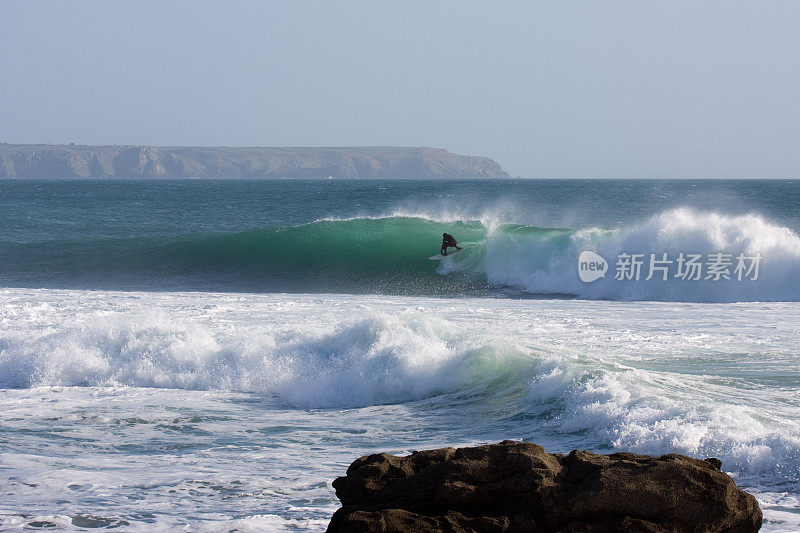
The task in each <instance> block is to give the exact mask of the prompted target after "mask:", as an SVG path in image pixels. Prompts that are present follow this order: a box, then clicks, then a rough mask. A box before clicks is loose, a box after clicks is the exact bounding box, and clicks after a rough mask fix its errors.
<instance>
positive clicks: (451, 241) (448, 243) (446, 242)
mask: <svg viewBox="0 0 800 533" xmlns="http://www.w3.org/2000/svg"><path fill="white" fill-rule="evenodd" d="M450 247H455V249H456V250H460V249H461V247H460V246H459V245H458V243H457V242H456V238H455V237H453V236H452V235H450V234H449V233H442V255H447V249H448V248H450Z"/></svg>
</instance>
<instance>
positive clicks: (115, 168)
mask: <svg viewBox="0 0 800 533" xmlns="http://www.w3.org/2000/svg"><path fill="white" fill-rule="evenodd" d="M329 176H332V177H334V178H399V179H403V178H508V177H509V176H508V174H506V173H505V172H503V169H502V168H500V165H498V164H497V163H495V162H494V161H492V160H491V159H489V158H487V157H474V156H464V155H457V154H453V153H450V152H448V151H446V150H441V149H435V148H395V147H360V148H358V147H354V148H188V147H187V148H174V147H156V146H76V145H49V144H37V145H19V144H0V178H191V177H199V178H327V177H329Z"/></svg>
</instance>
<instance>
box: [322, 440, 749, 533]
mask: <svg viewBox="0 0 800 533" xmlns="http://www.w3.org/2000/svg"><path fill="white" fill-rule="evenodd" d="M720 465H721V463H720V462H719V460H717V459H713V458H712V459H707V460H705V461H701V460H698V459H692V458H690V457H686V456H683V455H677V454H670V455H664V456H661V457H650V456H646V455H636V454H632V453H615V454H611V455H600V454H595V453H591V452H585V451H578V450H575V451H573V452H572V453H570V454H569V455H562V454H548V453H546V452H545V450H544V448H542V447H541V446H538V445H536V444H531V443H521V442H513V441H504V442H501V443H499V444H492V445H486V446H477V447H474V448H458V449H455V448H442V449H437V450H428V451H423V452H414V453H413V454H411V455H409V456H407V457H397V456H393V455H389V454H385V453H382V454H374V455H370V456H367V457H362V458H360V459H358V460H356V461H355V462H353V464H352V465H350V467H349V468H348V469H347V475H346V476H345V477H340V478H337V479H336V480H335V481H334V482H333V486H334V488H335V489H336V495H337V496H338V497H339V499H340V500H341V501H342V505H343V507H342V508H341V509H339V510H338V511H337V512H336V513H335V514H334V515H333V518H332V519H331V522H330V525H329V527H328V531H331V532H339V531H356V532H358V531H385V532H390V531H450V532H462V531H484V532H501V531H570V532H578V531H586V532H590V531H652V532H667V531H669V532H678V531H698V532H699V531H726V532H730V533H733V532H747V531H758V529H759V528H760V527H761V509H760V508H759V506H758V503H757V502H756V499H755V498H754V497H753V496H751V495H750V494H747V493H746V492H744V491H742V490H740V489H739V488H738V487H736V484H735V483H734V482H733V480H732V479H731V478H730V477H729V476H728V475H726V474H725V473H723V472H722V471H720V468H719V467H720Z"/></svg>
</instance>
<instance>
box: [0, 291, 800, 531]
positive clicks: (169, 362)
mask: <svg viewBox="0 0 800 533" xmlns="http://www.w3.org/2000/svg"><path fill="white" fill-rule="evenodd" d="M0 296H2V298H3V302H4V303H3V306H2V308H0V386H2V387H6V388H8V387H14V388H16V390H13V391H8V390H7V391H0V392H2V394H3V401H4V405H5V406H6V408H5V414H4V415H3V416H4V418H3V424H4V426H5V427H7V428H8V429H9V431H11V433H9V435H11V436H10V437H9V440H7V446H6V447H5V448H2V449H0V453H2V454H4V455H3V457H4V462H5V463H6V464H9V465H19V466H18V467H17V466H13V467H12V470H13V471H15V472H17V473H20V472H37V471H38V469H39V468H42V469H43V472H44V471H52V470H53V469H55V470H56V471H57V470H58V469H59V468H63V465H62V466H58V465H55V466H54V465H52V464H50V463H48V462H47V460H46V459H44V458H43V457H37V456H36V455H33V456H31V455H30V454H29V453H28V452H25V454H21V453H20V451H19V450H23V449H25V450H28V449H37V448H36V447H37V446H38V447H41V449H47V446H51V445H52V446H54V447H57V448H58V449H59V454H58V456H59V457H62V456H63V454H67V457H71V459H69V460H70V461H73V462H75V464H79V463H80V461H82V460H84V459H82V458H83V455H82V454H86V453H94V451H93V450H94V449H95V448H97V449H100V450H106V449H108V448H109V447H111V448H113V449H117V448H118V449H119V450H120V451H118V452H115V453H122V454H128V453H130V454H133V455H130V456H127V455H126V456H125V457H126V459H124V460H123V459H117V460H115V464H116V465H118V466H119V465H120V464H122V463H124V462H125V461H130V468H131V469H132V473H131V475H132V476H134V477H135V476H136V475H137V474H135V469H137V468H145V469H147V468H149V467H148V466H147V465H149V464H150V461H151V460H155V459H151V458H150V454H151V453H154V452H153V450H155V451H156V452H155V453H157V455H163V454H164V453H173V452H168V451H165V450H162V449H161V448H160V446H183V445H194V446H198V447H199V449H201V450H202V449H205V448H203V446H206V445H207V444H208V443H209V442H217V440H216V437H214V435H227V436H229V437H230V439H232V440H230V441H226V440H223V441H222V442H227V443H228V444H225V445H219V444H218V445H215V446H213V447H212V448H210V449H209V450H208V451H207V452H203V453H204V454H205V459H204V460H203V462H204V465H205V467H204V468H210V469H211V470H212V471H213V470H214V469H231V468H233V469H238V466H235V465H237V464H238V463H235V462H231V461H235V459H231V458H229V457H227V456H226V455H225V451H224V450H226V449H227V448H226V446H235V447H237V449H240V451H239V452H237V454H248V453H256V454H257V453H260V452H258V450H259V449H260V448H259V447H260V446H264V445H267V444H268V446H269V449H268V450H269V451H268V453H267V452H265V455H264V457H267V458H268V457H274V454H275V453H278V452H276V451H275V450H282V451H280V453H281V454H283V455H281V457H282V459H281V462H277V463H275V462H274V461H273V462H272V463H269V462H267V463H264V466H263V468H265V471H264V472H263V474H262V475H261V476H260V477H263V478H265V479H269V478H270V477H271V476H278V475H280V472H281V469H284V470H285V469H286V468H289V467H288V466H287V465H289V464H291V465H293V466H292V467H291V468H296V469H297V471H298V472H300V471H305V472H306V474H304V476H307V477H303V478H302V479H303V480H302V481H296V482H292V483H293V484H292V486H293V487H296V488H295V489H293V490H295V491H296V494H295V495H294V496H292V497H291V498H302V497H301V496H298V495H297V494H305V492H304V491H310V492H309V494H311V493H313V494H316V496H314V498H318V497H320V496H319V494H324V495H325V496H324V497H323V498H322V500H320V501H321V502H323V503H319V504H313V503H309V504H304V505H303V506H302V509H299V510H297V511H296V512H294V511H293V512H288V511H287V510H286V507H285V501H286V498H287V496H282V495H281V494H280V492H276V493H275V494H272V495H269V496H268V497H267V499H268V500H269V501H272V502H277V503H274V504H270V506H269V507H268V509H267V510H266V511H265V510H264V509H261V510H259V511H258V512H255V513H254V514H253V517H252V523H253V524H256V523H260V521H262V520H267V521H270V520H273V518H272V517H271V516H272V515H275V516H280V517H282V518H281V520H283V519H286V520H301V521H302V520H312V521H313V520H317V519H319V516H318V515H315V516H312V515H310V514H309V509H311V508H314V509H318V512H320V513H323V514H324V513H325V512H327V510H328V509H330V508H331V507H332V506H333V505H335V500H334V499H333V496H332V493H331V491H330V488H329V487H327V488H326V487H322V488H320V487H316V485H315V483H320V482H322V481H324V480H326V479H327V480H329V479H330V478H331V477H332V476H333V475H335V472H337V470H336V469H337V468H341V467H342V466H341V465H345V464H347V462H349V460H352V457H353V456H354V455H356V453H355V452H354V450H359V452H358V453H361V451H363V452H367V451H369V450H378V449H380V450H396V451H403V450H406V451H407V450H411V449H418V448H422V447H430V446H437V445H445V444H466V443H470V442H476V441H478V442H486V441H495V440H500V439H503V438H508V437H513V438H526V439H529V440H533V441H535V442H540V443H542V444H545V445H546V446H547V447H548V448H550V449H551V450H558V451H568V450H569V449H571V448H573V447H581V448H588V449H595V450H603V449H608V450H611V449H618V450H631V451H636V452H641V453H649V454H661V453H668V452H679V453H686V454H689V455H692V456H697V457H706V456H716V457H719V458H720V459H721V460H722V461H723V468H724V469H725V470H726V471H729V472H732V473H733V474H734V475H736V476H738V478H739V479H740V481H742V480H743V482H744V483H745V486H746V487H750V488H752V489H753V490H755V489H758V490H761V491H763V492H764V493H765V494H766V493H769V494H773V493H776V492H779V490H786V488H789V490H790V491H796V490H798V486H800V422H798V420H799V419H800V417H799V416H798V413H800V402H798V400H797V398H798V397H800V395H799V393H800V376H799V375H798V373H797V368H798V364H800V360H798V353H800V349H799V348H800V333H798V331H800V322H798V320H800V317H798V314H797V312H796V304H791V303H740V304H681V303H656V302H650V303H648V302H642V303H615V302H590V301H540V300H499V299H460V300H447V299H429V298H398V297H373V296H335V295H307V296H287V295H233V294H192V293H172V294H170V293H150V294H145V293H112V292H101V291H49V290H42V291H39V290H22V289H7V290H4V291H2V292H0ZM119 387H121V388H119ZM80 391H87V392H85V393H84V392H80ZM148 391H152V392H148ZM226 391H238V392H233V393H231V392H226ZM250 392H255V393H257V394H256V395H255V396H248V394H249V393H250ZM231 394H234V395H239V396H234V397H231ZM243 394H244V395H243ZM242 395H243V396H242ZM231 398H234V399H235V402H234V403H230V402H231V401H232V400H231ZM237 398H240V399H241V400H238V399H237ZM248 398H249V399H248ZM43 400H44V402H43ZM239 401H242V402H244V403H236V402H239ZM248 402H249V403H248ZM161 404H164V405H168V406H171V405H174V406H175V407H174V409H176V410H175V411H172V410H171V409H173V407H170V408H168V409H167V408H164V409H163V410H162V409H161V408H157V407H153V406H157V405H161ZM186 406H191V409H192V410H191V412H186V413H184V412H183V411H182V409H184V408H185V407H186ZM342 408H345V409H342ZM220 416H221V418H220V419H219V420H217V419H216V418H215V417H220ZM206 419H207V421H204V420H206ZM245 419H246V420H245ZM34 428H35V429H36V431H35V432H32V431H33V429H34ZM126 428H130V429H126ZM17 430H19V431H20V433H19V435H17V434H16V433H15V431H17ZM64 431H67V432H68V433H63V432H64ZM186 432H188V433H186ZM70 435H72V436H74V437H75V439H76V440H74V441H71V440H69V438H72V437H71V436H70ZM68 437H69V438H68ZM78 437H80V438H78ZM65 439H67V440H65ZM81 439H83V440H81ZM87 439H88V440H87ZM17 441H18V442H17ZM85 443H93V444H91V445H87V444H85ZM162 443H163V444H162ZM65 446H66V447H65ZM87 446H88V447H87ZM129 449H130V450H135V451H128V450H129ZM169 449H171V448H169V447H168V448H167V450H169ZM313 450H320V451H319V452H316V451H313ZM102 453H106V452H102ZM192 453H199V452H192ZM140 454H143V455H140ZM309 454H310V455H309ZM315 454H316V455H315ZM320 454H322V455H320ZM176 457H177V456H176ZM85 459H86V460H88V457H87V458H85ZM97 460H99V461H101V462H102V461H103V460H104V459H102V455H100V456H98V459H97ZM176 461H177V462H176V465H180V468H182V469H189V472H191V469H192V468H193V467H192V466H191V463H186V462H184V461H183V460H182V459H181V460H180V461H178V460H177V459H176ZM319 461H322V462H325V465H327V466H324V467H323V466H320V467H317V466H316V464H317V462H319ZM40 464H41V465H42V466H38V465H40ZM142 464H143V465H144V466H141V465H142ZM160 464H161V463H160ZM47 465H49V466H47ZM137 465H138V466H137ZM336 465H339V466H336ZM126 468H127V467H126ZM165 468H166V470H165V471H164V472H163V473H162V474H163V476H162V477H163V478H164V479H163V480H162V481H159V483H163V484H165V485H169V486H173V487H175V490H178V491H187V494H189V493H191V491H192V490H194V489H192V488H191V487H192V486H193V485H192V484H191V483H194V481H191V482H190V481H186V480H183V481H182V480H181V479H182V478H181V476H179V475H178V472H177V470H176V471H175V472H173V471H172V470H170V469H169V467H165ZM176 468H177V466H176ZM317 468H319V470H315V469H317ZM270 469H273V470H270ZM70 472H72V471H70ZM313 472H317V474H313ZM173 474H174V476H173ZM237 475H238V476H239V478H240V479H244V478H246V477H247V474H246V473H244V472H241V473H239V474H237ZM298 475H299V474H298ZM315 475H317V476H318V478H315V477H314V476H315ZM80 477H81V476H80V475H78V474H75V473H74V472H72V473H69V474H65V475H63V476H60V475H54V474H51V475H50V479H51V482H52V484H53V486H52V487H50V488H49V489H48V490H51V491H52V493H47V491H45V493H46V494H51V495H50V496H46V497H45V500H46V501H48V500H47V498H51V500H49V501H51V502H55V501H56V500H59V499H64V497H65V496H64V493H63V491H62V489H61V488H59V487H60V486H61V485H62V484H63V486H65V487H66V486H68V485H74V484H76V483H77V484H78V485H80V486H81V487H83V486H84V485H83V483H82V482H80V483H79V482H77V481H75V479H79V478H80ZM173 477H174V478H175V479H173ZM22 478H24V479H29V476H28V475H24V476H22ZM22 478H21V479H22ZM112 478H113V476H111V475H110V474H109V477H108V478H107V479H106V477H104V475H100V474H99V473H96V474H95V475H94V476H93V478H92V479H93V481H92V484H87V485H86V486H85V489H81V490H85V491H86V493H87V494H88V495H92V494H95V493H99V492H103V491H106V492H107V491H108V490H110V489H109V488H108V486H107V484H108V483H112V481H111V479H112ZM247 479H250V478H247ZM314 480H316V481H314ZM233 481H234V479H233V478H232V479H231V480H230V486H229V485H226V484H225V483H223V484H222V485H224V486H223V489H224V490H226V491H227V490H231V491H234V492H235V493H236V494H240V493H241V497H242V498H245V499H247V501H248V502H249V501H250V500H249V499H248V498H250V497H251V496H249V494H251V492H252V490H255V489H247V491H251V492H247V491H245V490H244V489H240V488H237V487H238V485H235V484H233ZM248 483H253V484H257V483H258V480H257V479H253V480H251V481H248ZM287 483H288V482H287ZM249 486H251V485H248V487H249ZM305 486H308V487H312V486H314V487H316V488H313V489H305V488H303V487H305ZM137 487H139V485H136V486H135V487H134V488H131V489H130V491H133V492H132V494H133V493H135V492H136V491H145V492H147V494H149V495H150V493H151V492H152V491H150V489H146V488H137ZM226 487H227V488H226ZM781 487H782V489H779V488H781ZM223 489H219V490H223ZM19 490H20V491H21V492H20V494H21V496H19V497H20V498H22V500H25V498H27V496H25V494H27V489H25V487H22V486H21V487H20V488H19ZM31 490H33V489H31ZM42 490H44V489H43V488H41V487H40V488H39V489H38V491H39V492H38V493H39V494H41V493H42V492H41V491H42ZM64 490H67V489H64ZM69 490H72V489H69ZM69 490H67V494H69ZM114 490H116V489H114ZM119 490H120V491H122V492H121V494H128V489H127V488H124V487H123V488H120V489H119ZM214 490H217V489H214ZM209 491H210V492H209V494H211V493H212V492H213V491H212V490H211V489H209ZM320 491H321V493H320ZM181 493H182V492H181ZM30 494H31V496H30V497H31V498H33V497H34V496H33V494H34V493H33V492H31V493H30ZM213 494H216V492H213ZM293 494H294V493H293ZM148 497H155V498H160V497H161V496H152V495H150V496H148ZM187 497H188V496H187ZM237 497H238V496H237ZM209 498H211V499H210V500H208V502H207V503H208V508H209V509H211V508H213V507H214V500H213V498H212V496H209ZM281 502H283V503H281ZM151 503H152V502H151ZM113 504H114V506H119V505H122V506H123V507H124V506H125V504H124V503H120V502H119V501H114V502H113ZM314 505H317V507H314ZM775 505H776V507H777V506H778V504H775ZM282 506H283V507H282ZM167 507H168V506H167V503H166V501H165V502H164V507H163V508H165V509H166V508H167ZM159 508H161V507H159ZM0 510H5V511H13V509H8V508H7V507H6V508H4V509H0ZM41 510H42V513H41V514H42V515H43V516H44V515H54V516H55V515H58V516H61V515H65V514H69V513H66V512H62V511H63V509H60V508H59V506H58V505H56V504H55V503H52V505H51V507H47V506H45V509H41ZM44 511H47V512H44ZM96 514H103V513H96ZM106 514H107V515H108V514H109V513H106ZM69 515H70V516H73V515H72V514H69ZM256 515H259V516H261V517H262V518H258V517H257V516H256ZM114 516H117V514H114ZM125 516H129V515H125ZM775 516H777V515H775ZM243 519H244V520H250V519H249V518H243ZM275 520H278V519H277V518H275ZM287 523H288V522H287ZM292 523H294V522H292ZM315 523H316V522H315ZM281 527H283V526H281ZM286 527H289V526H286ZM308 527H310V528H312V529H313V527H312V526H311V525H309V526H308Z"/></svg>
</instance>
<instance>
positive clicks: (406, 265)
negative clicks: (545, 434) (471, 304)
mask: <svg viewBox="0 0 800 533" xmlns="http://www.w3.org/2000/svg"><path fill="white" fill-rule="evenodd" d="M445 231H446V232H449V233H452V234H454V235H456V236H457V238H458V239H459V242H460V243H461V244H463V245H466V246H467V247H468V249H467V250H466V251H465V252H463V253H461V254H459V255H458V256H457V257H453V258H452V259H446V260H444V261H441V262H439V263H433V262H431V261H429V260H428V259H427V257H428V256H430V255H432V254H434V253H436V251H437V250H438V246H439V243H440V241H441V234H442V233H443V232H445ZM4 247H5V249H6V252H5V253H3V254H2V255H0V283H2V284H3V285H5V286H31V285H36V286H42V285H45V286H61V287H64V286H66V287H73V288H114V289H116V288H144V287H146V288H156V289H168V290H187V289H188V290H237V291H250V292H322V293H336V292H344V293H377V294H408V295H428V296H436V295H494V296H498V295H499V296H524V295H564V296H572V297H579V298H591V299H612V300H665V301H702V302H729V301H762V300H763V301H776V300H781V301H796V300H800V238H798V236H797V235H796V234H795V233H794V232H793V231H792V230H790V229H788V228H785V227H780V226H776V225H771V224H769V223H768V222H766V221H764V220H763V219H762V218H760V217H758V216H755V215H750V216H739V217H729V216H724V215H721V214H717V213H707V212H695V211H692V210H688V209H677V210H673V211H668V212H665V213H662V214H661V215H658V216H656V217H653V218H651V219H649V220H647V221H645V222H643V223H640V224H637V225H634V226H630V227H624V228H616V229H604V228H585V229H561V228H542V227H534V226H526V225H521V224H513V223H501V222H499V221H496V220H492V219H483V220H457V219H447V220H432V219H430V218H425V217H423V216H412V215H396V216H387V217H376V218H352V219H342V220H319V221H316V222H312V223H309V224H303V225H300V226H292V227H270V228H263V229H256V230H250V231H244V232H239V233H228V234H190V235H178V236H158V237H146V238H128V239H106V240H74V241H51V242H43V243H26V244H19V243H4ZM583 250H593V251H596V252H598V253H600V254H601V255H602V256H603V257H605V258H606V259H607V261H608V262H609V269H610V272H609V273H608V274H607V275H606V277H605V278H603V279H600V280H598V281H596V282H593V283H583V282H581V281H580V279H579V278H578V274H577V258H578V255H579V254H580V252H581V251H583ZM623 252H626V253H643V254H645V257H649V254H650V253H654V254H657V255H658V256H660V254H662V253H668V254H669V255H670V256H671V257H675V256H677V254H678V253H680V252H685V253H699V254H703V256H706V255H707V254H711V253H716V252H724V253H726V254H732V255H733V256H734V257H735V256H736V255H738V254H740V253H744V254H748V255H753V254H756V253H760V254H761V256H762V257H763V260H762V263H761V266H760V276H759V279H757V280H749V279H748V280H736V279H730V280H725V279H722V280H719V281H712V280H704V279H703V280H698V281H688V280H681V279H675V278H674V277H673V276H670V278H669V279H668V280H667V281H662V280H661V279H659V278H656V279H652V280H649V281H646V280H644V279H643V278H645V277H646V275H647V272H646V267H645V271H644V272H643V274H642V279H640V280H638V281H635V280H625V281H619V280H615V279H614V261H615V259H616V257H617V256H618V255H619V254H620V253H623Z"/></svg>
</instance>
